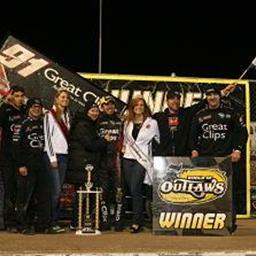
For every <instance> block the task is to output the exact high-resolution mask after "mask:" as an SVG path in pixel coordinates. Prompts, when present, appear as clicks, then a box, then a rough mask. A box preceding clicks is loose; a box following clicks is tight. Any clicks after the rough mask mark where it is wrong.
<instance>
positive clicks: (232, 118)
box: [190, 104, 248, 226]
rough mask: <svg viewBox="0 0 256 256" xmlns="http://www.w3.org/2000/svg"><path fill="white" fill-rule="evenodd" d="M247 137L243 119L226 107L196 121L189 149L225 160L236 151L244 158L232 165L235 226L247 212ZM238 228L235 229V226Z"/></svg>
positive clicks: (203, 114) (206, 112)
mask: <svg viewBox="0 0 256 256" xmlns="http://www.w3.org/2000/svg"><path fill="white" fill-rule="evenodd" d="M247 137H248V133H247V129H246V126H245V123H244V118H243V115H241V114H239V113H237V112H236V111H234V109H231V108H228V107H225V106H223V105H222V104H221V105H220V107H219V108H218V109H209V108H205V109H203V110H201V111H199V112H198V113H197V114H196V116H195V117H194V118H193V121H192V127H191V135H190V148H191V152H192V150H197V151H198V153H199V156H214V157H217V156H220V157H225V156H228V155H230V154H231V153H232V151H233V150H240V151H241V152H242V158H241V160H240V161H239V162H237V163H233V164H232V167H233V177H232V183H233V185H232V187H233V189H232V191H233V213H234V214H233V224H235V214H236V213H242V212H243V210H244V209H245V201H244V199H245V198H246V197H245V194H246V188H245V184H246V183H245V180H246V171H245V169H244V166H245V157H244V155H245V154H244V151H245V145H246V141H247ZM233 226H235V225H233Z"/></svg>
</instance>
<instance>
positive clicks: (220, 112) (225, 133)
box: [190, 104, 248, 156]
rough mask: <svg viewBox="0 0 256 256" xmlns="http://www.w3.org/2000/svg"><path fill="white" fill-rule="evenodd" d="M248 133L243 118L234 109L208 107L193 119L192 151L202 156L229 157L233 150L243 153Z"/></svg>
mask: <svg viewBox="0 0 256 256" xmlns="http://www.w3.org/2000/svg"><path fill="white" fill-rule="evenodd" d="M247 137H248V133H247V129H246V126H245V123H244V120H243V116H242V115H240V114H239V113H238V112H235V111H234V109H232V108H228V107H225V106H223V105H222V104H221V106H220V107H219V108H217V109H209V108H208V107H207V108H205V109H202V110H201V111H199V112H198V113H197V114H196V116H195V117H194V118H193V122H192V127H191V135H190V150H191V151H192V150H197V151H198V152H199V155H201V156H227V155H228V154H230V153H232V151H233V150H240V151H243V150H244V147H245V145H246V141H247Z"/></svg>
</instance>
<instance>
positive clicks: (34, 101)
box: [27, 98, 43, 109]
mask: <svg viewBox="0 0 256 256" xmlns="http://www.w3.org/2000/svg"><path fill="white" fill-rule="evenodd" d="M34 105H37V106H40V107H43V103H42V101H41V99H40V98H30V99H29V100H28V101H27V109H30V108H31V107H32V106H34Z"/></svg>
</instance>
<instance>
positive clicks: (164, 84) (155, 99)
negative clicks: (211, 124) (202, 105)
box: [81, 74, 251, 218]
mask: <svg viewBox="0 0 256 256" xmlns="http://www.w3.org/2000/svg"><path fill="white" fill-rule="evenodd" d="M81 75H82V76H84V77H86V78H87V79H89V80H91V81H92V82H93V83H95V84H97V85H98V86H99V87H101V88H103V89H104V90H107V91H108V92H110V93H111V94H113V95H115V96H116V97H119V98H120V99H121V100H122V101H124V102H126V103H127V102H129V100H130V99H131V98H132V97H134V96H135V95H137V94H140V95H143V97H144V98H145V100H146V101H147V103H148V104H149V106H150V109H151V111H152V112H153V113H155V112H158V111H163V110H164V109H165V108H166V94H167V91H168V90H175V91H178V92H179V93H180V94H181V106H182V107H190V106H192V105H193V104H196V103H198V102H199V101H200V100H202V99H203V98H204V97H205V91H206V90H207V89H208V88H209V87H215V88H217V89H224V88H225V87H226V86H227V85H229V84H232V83H236V84H237V87H236V90H235V91H234V92H232V93H230V94H229V95H228V97H222V102H223V103H224V104H225V105H227V106H229V107H232V108H233V109H234V111H236V112H242V113H244V114H245V120H246V126H247V129H248V131H249V129H250V104H249V103H250V94H249V82H248V81H246V80H231V79H207V78H188V77H167V76H138V75H113V74H81ZM169 121H170V122H172V123H177V120H169ZM238 168H239V170H237V175H236V176H238V177H237V183H236V186H237V191H239V199H238V201H239V202H238V209H237V213H238V217H239V218H240V217H249V216H250V209H251V204H250V147H249V142H248V143H247V147H246V154H245V156H243V157H242V159H241V161H240V163H239V167H238Z"/></svg>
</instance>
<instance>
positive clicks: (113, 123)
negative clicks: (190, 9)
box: [98, 113, 122, 228]
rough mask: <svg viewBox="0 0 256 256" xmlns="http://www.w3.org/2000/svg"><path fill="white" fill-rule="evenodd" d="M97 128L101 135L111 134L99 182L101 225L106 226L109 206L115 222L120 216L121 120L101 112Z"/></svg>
mask: <svg viewBox="0 0 256 256" xmlns="http://www.w3.org/2000/svg"><path fill="white" fill-rule="evenodd" d="M98 129H99V134H100V136H101V137H104V135H105V134H106V133H109V134H110V136H111V142H110V143H108V145H107V149H106V151H105V152H104V153H103V154H102V155H101V163H100V173H99V182H100V186H101V187H102V188H103V200H102V202H101V213H102V221H103V226H104V225H105V224H106V226H105V227H107V228H108V226H109V224H110V223H109V221H110V219H109V215H110V212H109V210H110V206H111V205H114V207H115V208H116V209H115V224H117V225H118V222H119V221H120V218H121V204H122V191H121V187H122V186H121V165H120V155H119V152H118V150H117V143H118V142H119V139H120V136H121V131H122V122H121V119H120V118H119V117H118V115H117V114H116V113H114V114H113V115H107V114H102V115H101V116H100V118H99V120H98Z"/></svg>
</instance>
